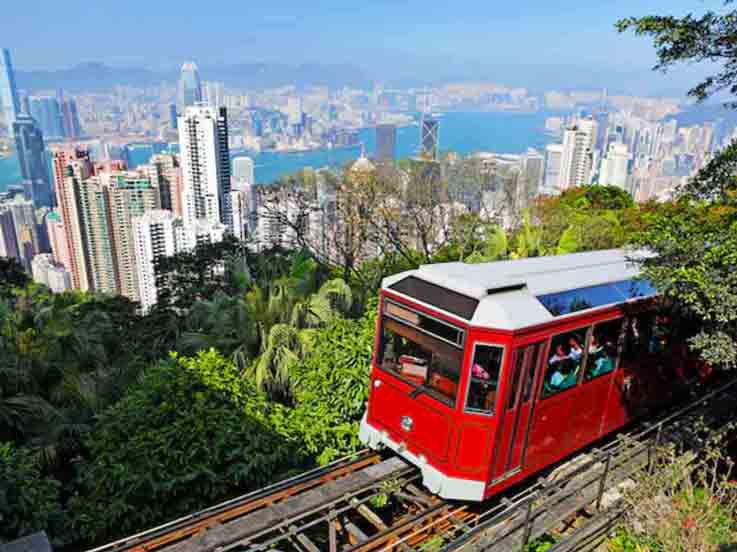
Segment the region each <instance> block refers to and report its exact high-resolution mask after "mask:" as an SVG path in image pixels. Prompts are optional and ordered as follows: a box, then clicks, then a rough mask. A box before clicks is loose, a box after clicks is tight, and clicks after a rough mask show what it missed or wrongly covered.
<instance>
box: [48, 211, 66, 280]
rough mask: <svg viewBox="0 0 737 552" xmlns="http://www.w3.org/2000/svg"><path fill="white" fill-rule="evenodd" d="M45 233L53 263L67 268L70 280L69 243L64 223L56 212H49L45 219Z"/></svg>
mask: <svg viewBox="0 0 737 552" xmlns="http://www.w3.org/2000/svg"><path fill="white" fill-rule="evenodd" d="M46 232H47V233H48V235H49V242H50V243H51V253H52V255H53V257H54V262H56V263H57V264H60V265H63V266H64V267H65V268H67V270H69V271H70V278H71V266H72V259H71V254H70V252H69V242H68V240H67V233H66V228H65V226H64V221H62V219H61V216H60V215H59V212H58V211H56V210H54V211H51V212H50V213H49V215H48V216H47V217H46Z"/></svg>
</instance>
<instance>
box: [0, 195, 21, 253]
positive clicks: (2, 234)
mask: <svg viewBox="0 0 737 552" xmlns="http://www.w3.org/2000/svg"><path fill="white" fill-rule="evenodd" d="M0 257H7V258H9V259H15V260H17V261H18V262H20V251H18V238H17V236H16V235H15V223H14V222H13V213H11V212H10V210H9V209H5V208H3V207H2V204H0Z"/></svg>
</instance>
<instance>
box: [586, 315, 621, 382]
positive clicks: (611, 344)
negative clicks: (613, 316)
mask: <svg viewBox="0 0 737 552" xmlns="http://www.w3.org/2000/svg"><path fill="white" fill-rule="evenodd" d="M622 323H623V320H622V319H621V318H619V319H617V320H611V321H609V322H604V323H603V324H597V325H596V326H594V331H593V333H592V334H591V342H590V343H589V355H588V359H587V361H586V372H585V373H584V380H585V381H589V380H592V379H594V378H598V377H599V376H604V375H606V374H609V373H611V372H613V371H614V369H615V368H616V367H617V356H618V355H617V353H618V349H619V337H620V333H621V330H622Z"/></svg>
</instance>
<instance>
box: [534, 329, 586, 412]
mask: <svg viewBox="0 0 737 552" xmlns="http://www.w3.org/2000/svg"><path fill="white" fill-rule="evenodd" d="M585 343H586V329H585V328H581V329H578V330H574V331H572V332H567V333H564V334H560V335H556V336H555V337H554V338H553V339H552V341H551V342H550V356H549V358H548V366H547V369H546V370H545V380H544V381H543V390H542V397H543V398H546V397H550V396H552V395H555V394H557V393H560V392H561V391H565V390H566V389H570V388H571V387H574V386H575V385H576V382H577V381H578V374H579V373H580V372H581V367H582V366H581V365H582V364H583V356H584V355H583V353H584V350H583V347H584V344H585Z"/></svg>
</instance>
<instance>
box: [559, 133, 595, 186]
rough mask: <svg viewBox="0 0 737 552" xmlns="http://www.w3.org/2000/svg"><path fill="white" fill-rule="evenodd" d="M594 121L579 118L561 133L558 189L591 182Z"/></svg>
mask: <svg viewBox="0 0 737 552" xmlns="http://www.w3.org/2000/svg"><path fill="white" fill-rule="evenodd" d="M595 140H596V121H594V120H593V119H581V120H579V121H578V123H577V124H576V125H574V126H573V127H571V128H569V129H567V130H566V131H565V132H564V133H563V153H562V156H561V166H560V178H559V181H558V188H559V190H561V191H563V190H567V189H568V188H574V187H578V186H584V185H586V184H590V183H591V167H592V163H593V151H594V143H595Z"/></svg>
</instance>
